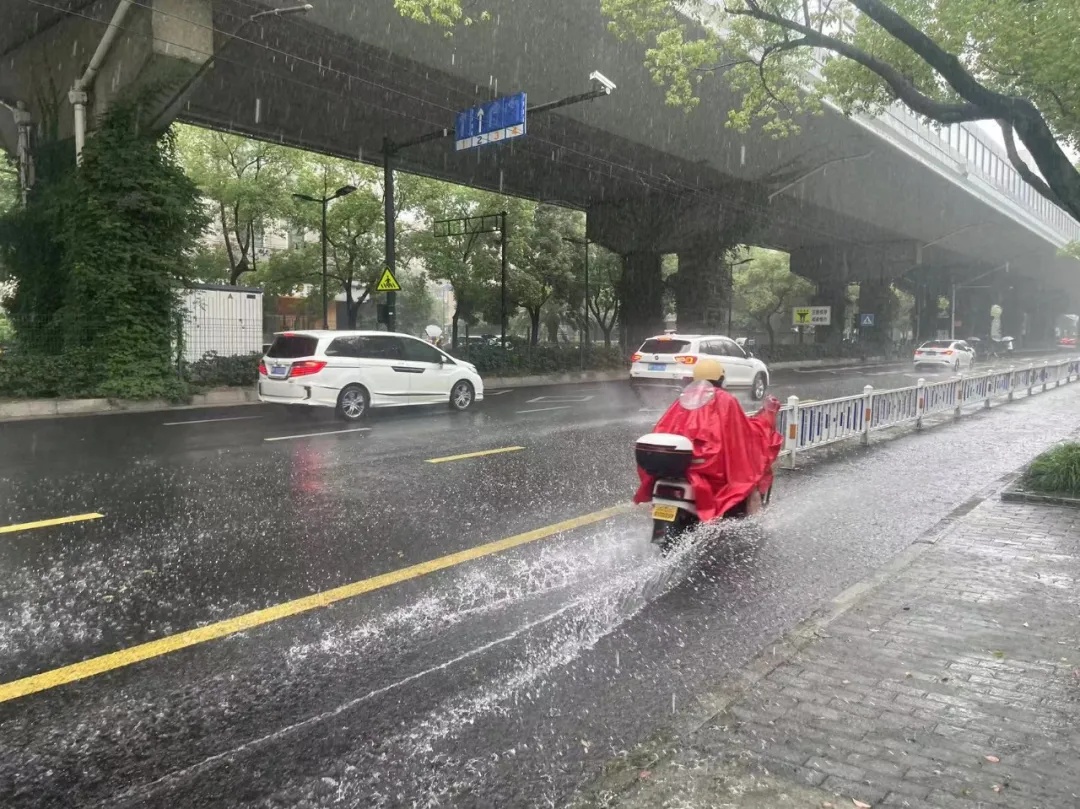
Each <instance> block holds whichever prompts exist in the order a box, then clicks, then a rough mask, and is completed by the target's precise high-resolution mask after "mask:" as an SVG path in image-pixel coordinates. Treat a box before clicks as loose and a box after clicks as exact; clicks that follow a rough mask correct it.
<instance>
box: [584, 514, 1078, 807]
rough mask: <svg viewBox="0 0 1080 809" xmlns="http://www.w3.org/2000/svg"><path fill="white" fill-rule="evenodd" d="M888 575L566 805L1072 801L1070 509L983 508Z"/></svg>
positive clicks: (1073, 539) (1074, 719) (1073, 524)
mask: <svg viewBox="0 0 1080 809" xmlns="http://www.w3.org/2000/svg"><path fill="white" fill-rule="evenodd" d="M893 568H894V570H893V571H892V573H891V574H890V575H888V576H887V578H885V579H884V581H883V582H882V583H881V585H880V586H879V587H876V588H874V589H871V590H869V592H865V593H863V594H861V595H858V596H857V597H855V598H854V602H853V606H851V607H850V609H846V610H844V611H842V612H840V614H839V615H837V616H836V617H834V618H833V619H832V620H831V621H828V622H826V621H823V620H820V619H819V620H818V621H817V622H816V623H814V622H811V623H808V624H807V625H805V626H804V627H803V629H802V633H801V635H800V633H799V632H796V633H793V637H789V639H788V640H787V641H786V642H785V643H782V644H780V645H779V646H777V647H776V648H775V649H772V650H766V652H765V654H763V655H762V656H761V657H759V658H758V659H757V660H756V661H755V662H754V664H752V665H751V666H750V667H749V668H748V670H747V671H746V672H744V674H743V677H744V678H745V679H746V685H745V688H743V687H739V688H737V689H736V690H734V691H728V692H727V693H726V694H725V693H717V694H713V695H709V697H708V698H705V699H704V700H703V702H705V703H708V702H709V700H710V699H711V700H712V702H713V703H714V705H715V706H716V707H717V708H719V709H720V710H719V712H716V708H714V709H713V711H712V712H711V716H710V717H709V718H708V720H707V721H705V722H704V723H703V724H700V726H698V727H696V728H695V729H693V730H692V731H688V732H686V733H684V734H682V735H681V737H680V738H676V739H674V740H663V739H654V740H653V741H651V742H649V743H647V744H646V745H643V746H642V748H641V749H639V750H636V751H634V752H633V753H632V754H631V755H630V757H629V758H627V759H624V760H621V761H618V762H614V763H613V764H612V766H610V767H609V770H608V773H607V774H606V775H605V777H604V778H602V779H600V780H599V781H598V782H596V783H595V784H593V785H592V786H591V787H590V788H589V790H588V791H587V792H585V793H583V798H582V805H586V806H621V807H634V808H636V807H642V808H644V807H649V808H650V809H655V808H656V807H684V808H685V809H691V807H692V808H693V809H700V808H701V807H754V808H755V809H758V808H760V809H765V807H768V808H769V809H772V808H773V807H788V806H791V807H829V806H832V807H836V809H841V807H852V806H855V807H864V806H873V807H879V806H880V807H886V806H887V807H911V809H930V807H933V808H934V809H978V808H979V807H995V806H1008V807H1023V808H1024V809H1028V808H1029V807H1077V806H1080V510H1072V509H1068V508H1061V507H1053V506H1036V505H1028V504H1012V503H1004V502H1001V501H1000V500H999V499H998V498H997V497H996V496H995V497H993V498H992V499H990V500H987V501H985V502H984V503H982V504H981V505H979V506H978V507H976V508H975V509H974V510H973V511H971V512H970V513H968V514H967V515H965V516H963V517H961V518H959V519H958V521H957V522H955V523H954V524H953V525H952V527H951V528H949V529H948V530H946V531H945V532H944V533H943V534H939V535H938V536H936V537H929V538H928V539H927V540H926V541H925V542H924V543H922V544H920V545H917V546H915V547H913V548H912V549H911V550H910V551H908V552H906V553H905V554H904V558H902V559H900V560H898V562H897V563H896V564H895V565H894V566H893ZM778 660H779V661H780V662H779V663H777V661H778Z"/></svg>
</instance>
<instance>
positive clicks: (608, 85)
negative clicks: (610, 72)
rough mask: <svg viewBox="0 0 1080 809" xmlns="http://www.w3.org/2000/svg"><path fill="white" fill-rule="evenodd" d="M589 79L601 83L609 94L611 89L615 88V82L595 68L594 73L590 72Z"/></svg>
mask: <svg viewBox="0 0 1080 809" xmlns="http://www.w3.org/2000/svg"><path fill="white" fill-rule="evenodd" d="M589 80H590V81H594V82H596V83H597V84H599V85H600V86H601V87H603V88H604V90H606V91H607V92H608V94H610V93H611V91H612V90H614V89H615V82H613V81H612V80H611V79H609V78H608V77H607V76H605V75H604V74H603V73H601V72H600V71H599V70H594V71H593V72H592V73H590V74H589Z"/></svg>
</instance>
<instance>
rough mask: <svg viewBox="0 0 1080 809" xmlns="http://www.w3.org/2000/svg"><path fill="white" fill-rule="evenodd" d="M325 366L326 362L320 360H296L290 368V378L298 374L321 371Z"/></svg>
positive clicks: (308, 374) (306, 374)
mask: <svg viewBox="0 0 1080 809" xmlns="http://www.w3.org/2000/svg"><path fill="white" fill-rule="evenodd" d="M325 367H326V363H325V362H322V361H320V360H304V361H303V362H294V363H293V366H292V368H290V369H289V379H292V378H293V377H297V376H311V375H312V374H317V373H319V371H321V370H322V369H323V368H325Z"/></svg>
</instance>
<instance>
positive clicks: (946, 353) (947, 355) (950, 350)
mask: <svg viewBox="0 0 1080 809" xmlns="http://www.w3.org/2000/svg"><path fill="white" fill-rule="evenodd" d="M941 353H942V354H944V355H945V356H946V357H949V356H952V353H953V352H952V349H951V348H950V349H949V350H948V351H942V352H941Z"/></svg>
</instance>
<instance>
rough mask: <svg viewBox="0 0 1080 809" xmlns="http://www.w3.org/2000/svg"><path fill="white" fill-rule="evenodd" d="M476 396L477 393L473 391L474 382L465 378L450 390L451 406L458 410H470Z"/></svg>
mask: <svg viewBox="0 0 1080 809" xmlns="http://www.w3.org/2000/svg"><path fill="white" fill-rule="evenodd" d="M474 398H476V393H475V392H474V391H473V386H472V384H471V383H469V382H466V381H465V380H464V379H463V380H461V381H460V382H458V383H457V384H456V385H454V387H453V388H452V389H451V390H450V408H451V409H452V410H458V411H461V410H468V409H469V406H470V405H472V403H473V399H474Z"/></svg>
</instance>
